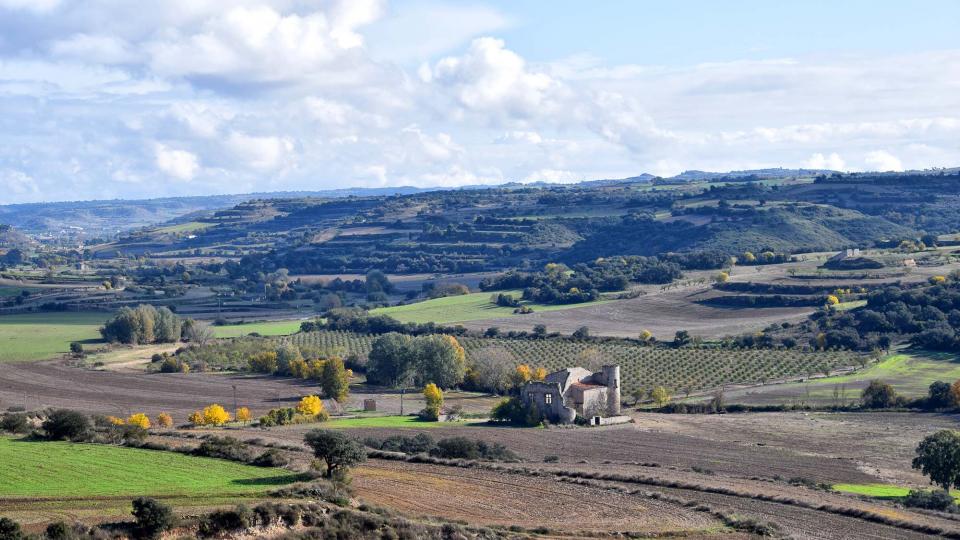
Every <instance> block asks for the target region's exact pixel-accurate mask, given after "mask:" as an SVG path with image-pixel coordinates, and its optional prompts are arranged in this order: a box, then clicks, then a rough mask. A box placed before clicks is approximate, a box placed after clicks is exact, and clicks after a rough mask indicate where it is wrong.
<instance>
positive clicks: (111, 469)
mask: <svg viewBox="0 0 960 540" xmlns="http://www.w3.org/2000/svg"><path fill="white" fill-rule="evenodd" d="M0 463H3V467H0V498H25V497H40V498H63V497H71V498H73V497H115V496H125V497H127V496H129V497H135V496H140V495H150V496H187V495H191V496H194V495H205V494H210V495H217V496H223V495H228V494H250V493H263V492H265V491H267V490H269V489H271V488H274V487H276V486H280V485H284V484H289V483H291V482H294V481H297V480H298V477H297V475H295V474H293V473H290V472H288V471H284V470H281V469H269V468H262V467H252V466H250V465H243V464H240V463H234V462H232V461H224V460H220V459H211V458H200V457H191V456H186V455H183V454H178V453H175V452H162V451H156V450H141V449H137V448H125V447H120V446H105V445H98V444H78V443H68V442H32V441H29V442H28V441H20V440H14V439H10V438H0Z"/></svg>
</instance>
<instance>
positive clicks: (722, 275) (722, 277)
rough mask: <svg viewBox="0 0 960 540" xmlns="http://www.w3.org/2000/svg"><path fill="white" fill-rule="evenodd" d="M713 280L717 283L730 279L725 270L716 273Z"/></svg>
mask: <svg viewBox="0 0 960 540" xmlns="http://www.w3.org/2000/svg"><path fill="white" fill-rule="evenodd" d="M715 280H716V282H717V283H726V282H727V281H729V280H730V274H728V273H726V272H720V273H719V274H717V277H716V278H715Z"/></svg>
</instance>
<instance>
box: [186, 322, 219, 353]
mask: <svg viewBox="0 0 960 540" xmlns="http://www.w3.org/2000/svg"><path fill="white" fill-rule="evenodd" d="M214 337H215V336H214V335H213V327H212V326H210V323H208V322H203V321H194V322H193V324H192V325H190V326H189V327H188V330H187V339H189V340H190V342H191V343H196V344H197V345H200V346H201V347H202V346H204V345H206V344H207V343H210V341H211V340H213V338H214Z"/></svg>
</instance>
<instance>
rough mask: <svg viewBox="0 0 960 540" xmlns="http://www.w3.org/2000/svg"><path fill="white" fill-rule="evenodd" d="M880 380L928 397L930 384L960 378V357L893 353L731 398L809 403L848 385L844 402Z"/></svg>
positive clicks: (908, 393) (823, 399) (907, 393)
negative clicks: (850, 370)
mask: <svg viewBox="0 0 960 540" xmlns="http://www.w3.org/2000/svg"><path fill="white" fill-rule="evenodd" d="M874 379H879V380H882V381H884V382H887V383H890V384H891V385H893V388H894V390H896V391H897V393H898V394H901V395H904V396H907V397H920V396H925V395H926V394H927V392H928V390H929V387H930V383H932V382H934V381H946V382H950V383H952V382H953V381H956V380H958V379H960V358H958V357H957V356H956V355H953V354H949V353H937V352H931V351H910V352H904V353H899V354H892V355H890V356H887V357H886V358H884V359H882V360H881V361H880V362H878V363H876V364H873V365H870V366H868V367H867V368H866V369H861V370H858V371H856V372H854V373H850V374H847V375H835V376H833V377H824V378H819V379H812V380H810V381H809V382H803V383H788V384H778V385H771V386H768V387H764V388H760V389H752V390H750V391H749V392H748V393H747V394H746V395H744V396H740V395H737V394H736V393H733V394H731V395H730V396H729V397H730V400H731V401H732V402H737V403H751V404H753V403H757V404H765V403H788V402H790V401H796V400H800V401H803V402H805V403H811V404H812V403H828V402H832V401H833V400H834V395H833V394H834V391H835V389H837V388H839V387H841V386H842V387H845V389H846V396H845V397H846V399H845V400H844V402H848V401H850V400H856V399H859V397H860V390H861V389H862V388H863V387H865V386H866V385H867V384H868V383H869V382H870V381H872V380H874Z"/></svg>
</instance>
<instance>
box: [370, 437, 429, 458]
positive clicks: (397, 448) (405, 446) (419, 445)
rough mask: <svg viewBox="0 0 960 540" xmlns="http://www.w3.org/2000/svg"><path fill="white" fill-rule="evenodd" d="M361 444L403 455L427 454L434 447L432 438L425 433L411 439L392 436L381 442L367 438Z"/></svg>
mask: <svg viewBox="0 0 960 540" xmlns="http://www.w3.org/2000/svg"><path fill="white" fill-rule="evenodd" d="M363 444H364V445H366V446H369V447H370V448H376V449H377V450H386V451H388V452H403V453H404V454H421V453H425V452H429V451H430V450H431V449H432V448H433V447H434V446H436V443H434V441H433V437H431V436H430V435H427V434H426V433H418V434H416V435H414V436H413V437H404V436H402V435H394V436H393V437H387V438H386V439H383V440H379V439H374V438H367V439H365V440H364V441H363Z"/></svg>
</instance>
